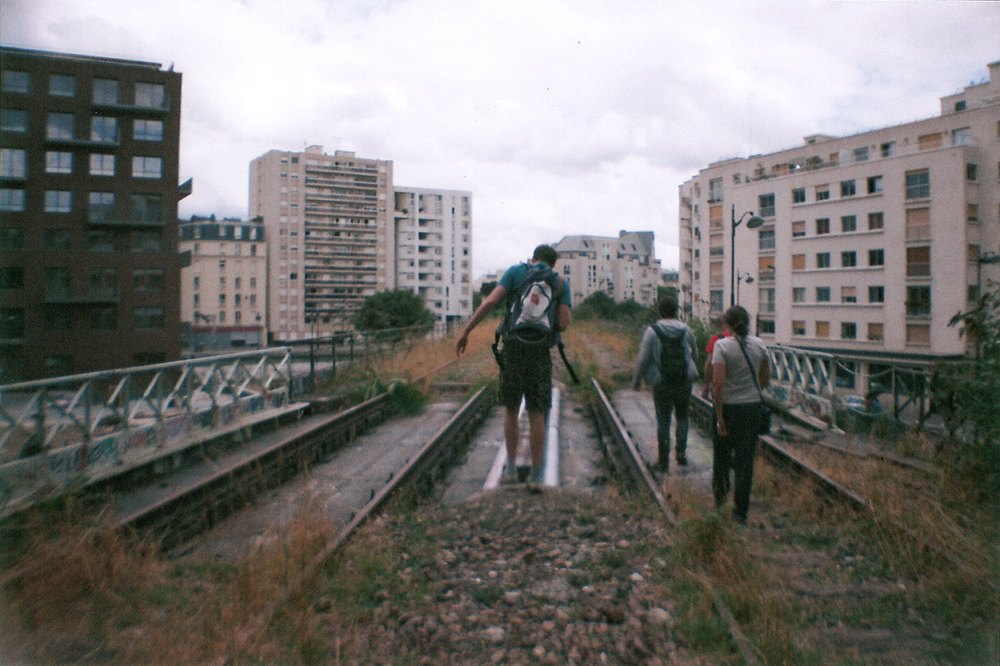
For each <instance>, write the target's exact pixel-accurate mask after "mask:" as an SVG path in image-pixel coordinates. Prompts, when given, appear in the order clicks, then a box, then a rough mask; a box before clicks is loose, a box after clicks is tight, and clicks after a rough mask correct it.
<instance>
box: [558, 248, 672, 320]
mask: <svg viewBox="0 0 1000 666" xmlns="http://www.w3.org/2000/svg"><path fill="white" fill-rule="evenodd" d="M553 247H555V249H556V251H557V252H558V253H559V263H558V265H557V266H556V270H557V271H558V272H559V273H561V274H562V275H563V276H565V277H568V278H569V281H570V287H571V288H572V289H573V303H574V304H577V305H579V304H580V303H582V302H583V300H584V299H585V298H587V297H588V296H590V295H591V294H593V293H594V292H597V291H603V292H605V293H606V294H607V295H608V296H610V297H612V298H613V299H614V300H615V301H617V302H621V301H626V300H630V299H631V300H634V301H636V302H637V303H641V304H642V305H646V306H652V305H653V304H655V303H656V293H657V291H656V288H657V286H658V285H659V284H660V281H661V276H660V273H661V269H660V260H659V259H657V258H656V257H655V250H654V247H653V232H652V231H621V232H619V234H618V238H611V237H604V236H566V237H564V238H563V239H562V240H560V241H559V242H558V243H556V244H555V245H554V246H553Z"/></svg>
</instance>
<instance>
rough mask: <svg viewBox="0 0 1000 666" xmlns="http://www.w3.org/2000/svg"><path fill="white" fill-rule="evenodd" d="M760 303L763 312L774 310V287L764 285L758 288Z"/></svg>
mask: <svg viewBox="0 0 1000 666" xmlns="http://www.w3.org/2000/svg"><path fill="white" fill-rule="evenodd" d="M758 303H759V306H758V307H759V308H760V311H761V312H768V313H773V312H774V287H764V288H762V289H760V290H758Z"/></svg>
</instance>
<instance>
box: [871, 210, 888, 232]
mask: <svg viewBox="0 0 1000 666" xmlns="http://www.w3.org/2000/svg"><path fill="white" fill-rule="evenodd" d="M884 225H885V217H884V216H883V214H882V213H868V230H869V231H876V230H878V229H882V228H883V226H884Z"/></svg>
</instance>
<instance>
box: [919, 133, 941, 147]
mask: <svg viewBox="0 0 1000 666" xmlns="http://www.w3.org/2000/svg"><path fill="white" fill-rule="evenodd" d="M940 147H941V132H934V133H932V134H923V135H921V136H918V137H917V148H918V149H919V150H932V149H934V148H940Z"/></svg>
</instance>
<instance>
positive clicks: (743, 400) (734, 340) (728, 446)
mask: <svg viewBox="0 0 1000 666" xmlns="http://www.w3.org/2000/svg"><path fill="white" fill-rule="evenodd" d="M722 321H723V326H724V327H725V330H726V332H728V333H729V336H728V337H725V338H722V339H720V340H718V341H717V342H716V343H715V348H714V349H713V350H712V395H713V398H714V400H715V427H716V435H717V437H716V438H715V450H714V453H713V455H712V490H713V491H714V493H715V505H716V507H717V508H719V507H722V505H724V504H725V502H726V497H727V496H728V494H729V470H730V468H732V469H733V471H734V472H735V487H734V490H733V501H734V504H735V507H734V509H733V516H734V517H735V518H736V522H738V523H740V524H741V525H745V524H746V521H747V511H748V509H749V508H750V488H751V486H752V485H753V459H754V454H755V453H756V450H757V427H758V422H759V418H758V415H759V414H760V407H761V405H760V403H761V394H760V391H758V390H757V384H759V385H760V387H761V389H764V388H767V385H768V382H769V381H770V379H771V366H770V364H769V362H768V357H767V347H766V346H765V345H764V342H763V341H762V340H761V339H760V338H758V337H757V336H755V335H750V334H749V331H750V315H749V313H747V311H746V310H745V309H743V308H742V307H741V306H739V305H734V306H733V307H731V308H729V309H728V310H726V314H725V315H723V320H722ZM744 352H746V355H744ZM755 379H756V381H755Z"/></svg>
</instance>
